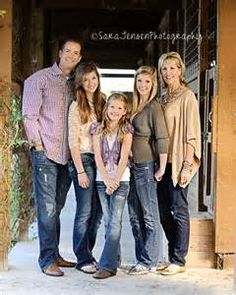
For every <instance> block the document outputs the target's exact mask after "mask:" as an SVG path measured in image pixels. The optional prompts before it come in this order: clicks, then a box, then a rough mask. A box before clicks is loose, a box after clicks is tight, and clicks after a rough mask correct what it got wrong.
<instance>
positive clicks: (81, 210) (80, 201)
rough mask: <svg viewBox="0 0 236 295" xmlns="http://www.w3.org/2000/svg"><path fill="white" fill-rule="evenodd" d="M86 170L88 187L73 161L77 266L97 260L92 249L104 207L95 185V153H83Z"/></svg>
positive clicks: (74, 237)
mask: <svg viewBox="0 0 236 295" xmlns="http://www.w3.org/2000/svg"><path fill="white" fill-rule="evenodd" d="M81 158H82V162H83V166H84V170H85V171H86V173H87V175H88V178H89V181H90V185H89V187H88V188H82V187H81V186H79V181H78V174H77V170H76V167H75V165H74V164H73V163H71V165H70V172H71V178H72V180H73V184H74V189H75V197H76V213H75V220H74V231H73V249H74V253H75V256H76V258H77V266H76V268H81V267H82V266H84V265H87V264H90V263H93V262H94V261H95V259H94V257H93V253H92V250H93V248H94V245H95V242H96V236H97V230H98V228H99V225H100V223H101V218H102V209H101V205H100V202H99V198H98V194H97V189H96V185H95V177H96V166H95V160H94V155H93V154H91V153H84V154H81Z"/></svg>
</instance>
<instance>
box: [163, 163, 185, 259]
mask: <svg viewBox="0 0 236 295" xmlns="http://www.w3.org/2000/svg"><path fill="white" fill-rule="evenodd" d="M171 176H172V166H171V164H170V163H169V164H167V166H166V172H165V175H164V176H163V178H162V180H161V181H160V183H159V185H158V201H159V209H160V218H161V224H162V226H163V229H164V232H165V234H166V238H167V240H168V242H169V247H168V248H169V249H168V250H169V260H170V262H171V263H174V264H177V265H185V256H186V255H187V253H188V246H189V231H190V225H189V224H190V221H189V210H188V200H187V193H188V187H186V188H182V187H180V186H179V185H178V184H177V186H176V187H174V185H173V181H172V178H171Z"/></svg>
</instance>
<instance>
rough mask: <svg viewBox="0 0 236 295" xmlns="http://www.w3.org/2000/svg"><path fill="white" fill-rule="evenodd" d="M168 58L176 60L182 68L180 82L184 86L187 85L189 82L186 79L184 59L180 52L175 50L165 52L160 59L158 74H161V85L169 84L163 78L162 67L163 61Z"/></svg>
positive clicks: (177, 64)
mask: <svg viewBox="0 0 236 295" xmlns="http://www.w3.org/2000/svg"><path fill="white" fill-rule="evenodd" d="M168 59H170V60H174V61H175V62H176V66H177V67H178V68H179V69H180V70H181V75H180V84H181V85H184V86H187V82H186V81H185V79H184V75H185V64H184V63H183V60H182V58H181V57H180V55H179V54H178V52H175V51H171V52H168V53H164V54H162V55H161V56H160V58H159V61H158V74H159V77H160V84H161V85H160V86H161V87H166V86H167V85H166V83H165V81H164V80H163V77H162V72H161V69H162V67H163V63H164V62H165V61H166V60H168Z"/></svg>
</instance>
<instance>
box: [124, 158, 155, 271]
mask: <svg viewBox="0 0 236 295" xmlns="http://www.w3.org/2000/svg"><path fill="white" fill-rule="evenodd" d="M154 172H155V162H154V161H146V162H140V163H135V164H133V167H132V168H131V179H130V193H129V196H128V210H129V217H130V224H131V227H132V232H133V236H134V240H135V255H136V259H137V262H138V263H140V264H143V265H145V266H146V267H150V268H151V267H153V266H156V264H157V260H158V249H157V245H158V228H159V223H160V221H159V211H158V201H157V191H156V190H157V183H156V180H155V179H154Z"/></svg>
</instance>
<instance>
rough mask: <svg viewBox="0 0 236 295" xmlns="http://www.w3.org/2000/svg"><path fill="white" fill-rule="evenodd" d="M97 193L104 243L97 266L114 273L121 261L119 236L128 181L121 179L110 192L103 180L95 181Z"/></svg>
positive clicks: (127, 191)
mask: <svg viewBox="0 0 236 295" xmlns="http://www.w3.org/2000/svg"><path fill="white" fill-rule="evenodd" d="M97 188H98V195H99V199H100V202H101V206H102V211H103V216H104V224H105V245H104V248H103V251H102V255H101V257H100V260H99V268H101V269H105V270H107V271H109V272H111V273H114V274H115V273H116V271H117V268H118V267H119V265H120V262H121V252H120V237H121V227H122V216H123V211H124V206H125V201H126V199H127V196H128V193H129V182H128V181H122V182H120V186H119V187H118V189H117V190H116V191H115V192H114V193H113V194H112V195H107V194H106V192H105V191H106V186H105V184H104V182H102V181H98V182H97Z"/></svg>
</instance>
